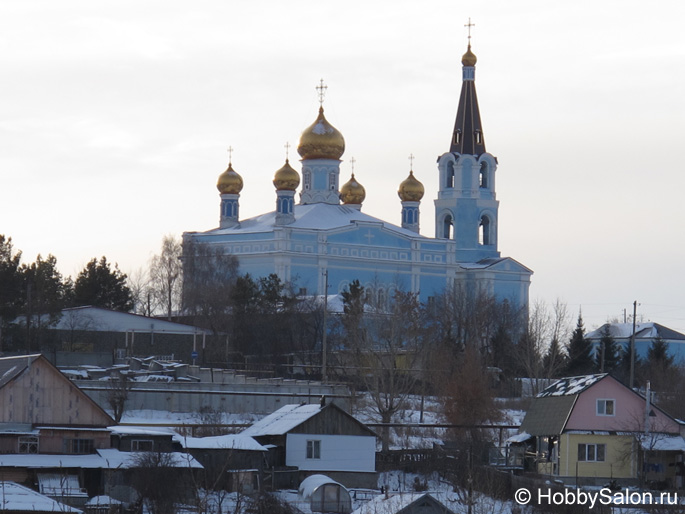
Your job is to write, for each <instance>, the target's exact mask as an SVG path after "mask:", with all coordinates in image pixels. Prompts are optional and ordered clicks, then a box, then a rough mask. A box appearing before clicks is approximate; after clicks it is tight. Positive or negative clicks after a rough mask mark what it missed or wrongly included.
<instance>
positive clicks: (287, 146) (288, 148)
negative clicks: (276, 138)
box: [283, 141, 290, 161]
mask: <svg viewBox="0 0 685 514" xmlns="http://www.w3.org/2000/svg"><path fill="white" fill-rule="evenodd" d="M283 148H285V160H286V161H287V160H288V158H289V157H290V155H289V154H290V143H289V142H288V141H286V142H285V145H283Z"/></svg>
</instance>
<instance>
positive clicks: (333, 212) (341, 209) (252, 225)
mask: <svg viewBox="0 0 685 514" xmlns="http://www.w3.org/2000/svg"><path fill="white" fill-rule="evenodd" d="M294 215H295V221H294V222H293V223H289V224H288V228H289V229H293V228H294V229H303V230H333V229H336V228H347V227H349V226H350V225H352V224H355V223H359V222H361V223H374V224H379V225H382V226H383V228H384V229H386V230H389V231H391V232H394V233H396V234H398V235H401V236H403V237H405V238H411V239H427V238H425V237H424V236H421V235H419V234H417V233H416V232H413V231H411V230H407V229H405V228H402V227H398V226H397V225H393V224H392V223H388V222H387V221H383V220H381V219H379V218H375V217H373V216H370V215H368V214H365V213H363V212H361V211H359V210H357V209H352V208H351V207H347V206H345V205H332V204H327V203H313V204H307V205H295V209H294ZM275 226H276V212H275V211H271V212H267V213H266V214H260V215H259V216H255V217H254V218H249V219H246V220H241V221H240V224H239V225H236V226H235V227H230V228H218V229H214V230H209V231H207V232H203V234H206V235H224V234H225V235H229V234H246V233H265V232H273V230H274V227H275Z"/></svg>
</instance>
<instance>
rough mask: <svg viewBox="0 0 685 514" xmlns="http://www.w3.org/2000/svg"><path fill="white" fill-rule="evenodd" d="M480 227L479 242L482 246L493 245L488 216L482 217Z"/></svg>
mask: <svg viewBox="0 0 685 514" xmlns="http://www.w3.org/2000/svg"><path fill="white" fill-rule="evenodd" d="M479 225H480V226H479V227H478V242H479V243H480V244H482V245H490V244H492V242H491V239H492V238H491V237H490V218H488V217H487V216H486V215H483V216H481V218H480V224H479Z"/></svg>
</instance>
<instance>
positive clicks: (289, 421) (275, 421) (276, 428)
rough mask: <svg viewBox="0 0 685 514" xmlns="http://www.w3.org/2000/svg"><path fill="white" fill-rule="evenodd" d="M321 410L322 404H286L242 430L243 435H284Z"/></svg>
mask: <svg viewBox="0 0 685 514" xmlns="http://www.w3.org/2000/svg"><path fill="white" fill-rule="evenodd" d="M320 411H321V406H320V405H319V404H318V403H316V404H304V405H284V406H283V407H281V408H280V409H278V410H277V411H276V412H272V413H271V414H269V415H268V416H266V417H265V418H262V419H261V420H259V421H257V422H256V423H255V424H254V425H252V426H251V427H249V428H246V429H245V430H243V431H242V432H241V434H242V435H249V436H250V437H259V436H264V435H283V434H286V433H288V432H290V431H291V430H292V429H293V428H295V427H296V426H298V425H300V424H302V423H304V422H305V421H307V420H308V419H309V418H311V417H312V416H315V415H316V414H318V413H319V412H320Z"/></svg>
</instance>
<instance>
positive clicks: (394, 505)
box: [352, 493, 454, 514]
mask: <svg viewBox="0 0 685 514" xmlns="http://www.w3.org/2000/svg"><path fill="white" fill-rule="evenodd" d="M352 514H454V511H453V510H451V509H449V508H448V507H447V506H446V505H445V504H444V503H443V502H441V501H440V500H438V499H437V498H435V497H434V496H433V495H431V494H430V493H409V494H393V495H390V496H385V495H380V496H377V497H376V498H374V499H373V500H370V501H368V502H367V503H365V504H364V505H362V506H361V507H359V508H358V509H357V510H355V511H354V512H353V513H352Z"/></svg>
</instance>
